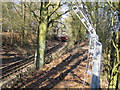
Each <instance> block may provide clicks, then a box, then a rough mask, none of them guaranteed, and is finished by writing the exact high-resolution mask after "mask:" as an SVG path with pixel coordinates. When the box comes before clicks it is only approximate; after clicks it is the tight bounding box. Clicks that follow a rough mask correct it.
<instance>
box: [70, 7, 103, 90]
mask: <svg viewBox="0 0 120 90" xmlns="http://www.w3.org/2000/svg"><path fill="white" fill-rule="evenodd" d="M80 6H82V5H80ZM72 10H73V11H74V13H75V14H76V15H77V17H78V18H79V20H80V21H81V22H82V23H83V25H84V26H85V28H86V29H87V30H88V32H89V34H90V41H89V46H90V48H89V50H88V52H89V54H90V57H92V59H93V61H92V62H93V63H92V78H91V85H90V86H91V89H92V88H99V85H100V66H101V57H102V44H101V43H100V42H99V41H98V35H97V34H96V31H95V29H94V27H93V25H92V24H91V23H90V22H89V19H88V18H87V17H86V16H85V15H84V13H83V12H84V11H83V7H79V6H78V5H76V6H73V7H72Z"/></svg>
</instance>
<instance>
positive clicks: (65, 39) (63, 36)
mask: <svg viewBox="0 0 120 90" xmlns="http://www.w3.org/2000/svg"><path fill="white" fill-rule="evenodd" d="M59 38H60V41H62V42H66V41H67V40H68V37H67V36H66V35H61V36H60V37H59Z"/></svg>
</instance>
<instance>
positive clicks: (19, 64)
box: [0, 42, 64, 79]
mask: <svg viewBox="0 0 120 90" xmlns="http://www.w3.org/2000/svg"><path fill="white" fill-rule="evenodd" d="M63 45H64V43H63V42H61V43H59V44H58V45H56V46H55V47H52V48H50V49H49V50H46V51H45V55H46V56H48V55H50V54H51V53H53V52H55V51H57V50H58V49H59V48H61V47H62V46H63ZM32 64H34V55H32V56H30V57H29V58H27V59H24V60H19V61H16V62H14V63H11V64H9V65H6V66H4V67H1V68H0V70H2V75H1V77H0V79H5V78H7V77H8V76H10V75H12V74H14V73H17V72H18V71H20V70H21V69H23V68H25V67H27V66H28V65H32Z"/></svg>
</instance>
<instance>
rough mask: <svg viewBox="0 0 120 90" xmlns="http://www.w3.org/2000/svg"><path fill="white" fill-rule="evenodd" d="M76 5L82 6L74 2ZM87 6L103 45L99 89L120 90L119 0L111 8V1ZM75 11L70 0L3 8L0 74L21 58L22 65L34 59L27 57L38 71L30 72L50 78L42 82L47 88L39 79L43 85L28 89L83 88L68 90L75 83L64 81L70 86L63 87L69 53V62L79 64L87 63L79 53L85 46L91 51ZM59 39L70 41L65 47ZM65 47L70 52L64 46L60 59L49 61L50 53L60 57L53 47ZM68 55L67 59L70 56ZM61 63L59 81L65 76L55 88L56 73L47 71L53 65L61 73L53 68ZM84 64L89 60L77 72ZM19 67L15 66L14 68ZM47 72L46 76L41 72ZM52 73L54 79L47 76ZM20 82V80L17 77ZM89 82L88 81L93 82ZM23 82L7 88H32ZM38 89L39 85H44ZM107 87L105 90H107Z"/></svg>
mask: <svg viewBox="0 0 120 90" xmlns="http://www.w3.org/2000/svg"><path fill="white" fill-rule="evenodd" d="M76 3H81V2H77V1H76ZM83 3H84V6H85V8H86V9H85V10H86V13H88V14H89V19H90V21H91V23H92V24H93V26H94V29H95V30H96V33H97V34H98V36H99V41H100V42H101V43H102V62H101V71H100V73H101V74H100V82H101V83H102V84H100V87H101V88H108V89H111V88H115V89H116V90H118V89H120V53H119V52H120V37H119V36H120V1H119V0H118V2H111V1H110V0H106V1H105V2H83ZM74 5H75V3H72V2H70V1H67V0H57V1H52V0H47V1H46V0H42V1H41V2H24V1H22V0H19V1H16V2H1V7H2V9H1V13H2V16H1V18H0V22H1V23H2V24H1V25H2V27H1V30H2V31H1V32H0V37H1V50H0V54H1V56H0V58H1V60H2V65H1V66H0V68H2V67H4V66H5V65H9V64H11V63H13V62H16V61H17V60H18V58H19V59H20V60H23V59H24V58H28V59H30V58H29V57H30V56H33V61H34V64H33V67H34V68H33V69H32V74H33V73H34V75H37V74H39V73H40V74H41V75H43V74H48V75H46V77H45V75H44V76H43V78H45V80H48V81H49V82H51V83H50V84H48V86H47V81H46V82H45V83H43V84H44V85H43V84H42V81H45V80H43V79H41V81H38V82H36V83H34V84H32V85H33V87H32V85H31V86H30V88H36V87H38V85H39V88H41V87H42V88H51V89H52V88H82V86H80V87H77V86H76V87H75V86H68V87H67V86H66V87H65V86H64V85H65V84H67V83H68V82H71V81H68V82H67V81H65V82H67V83H65V84H62V82H61V81H62V80H63V78H64V76H65V74H64V73H63V72H64V69H63V68H64V67H65V66H66V67H65V68H67V65H68V64H67V63H72V60H69V59H68V61H67V60H66V61H64V59H65V57H67V53H68V52H71V53H70V58H73V59H75V60H78V59H76V58H77V57H78V56H83V58H84V55H83V54H82V51H81V50H82V49H81V48H82V46H80V45H81V43H85V45H84V46H83V48H85V47H88V46H89V35H88V31H87V30H86V28H85V27H84V25H83V24H82V22H81V21H80V20H79V18H78V17H77V16H76V15H75V13H74V12H73V11H72V7H73V6H74ZM61 35H66V37H67V40H66V41H65V42H62V41H61V40H60V37H61ZM87 35H88V36H87ZM61 42H62V43H66V44H67V45H66V46H65V44H61V46H60V47H62V46H65V47H64V48H65V49H64V52H65V53H62V52H60V53H58V54H60V55H59V56H58V57H57V58H55V59H54V57H55V56H56V55H49V56H48V57H47V54H46V52H47V53H49V52H58V51H59V50H57V49H56V50H54V49H55V48H54V49H53V50H52V49H50V47H54V46H56V45H58V44H59V43H61ZM56 48H57V47H56ZM75 48H77V49H75ZM49 49H50V50H49ZM72 49H73V50H74V51H75V52H76V51H78V52H79V54H78V53H72ZM87 49H88V48H87ZM70 50H71V51H70ZM83 52H84V51H83ZM61 53H62V54H61ZM64 54H66V56H65V55H64ZM74 54H75V55H74ZM71 56H73V57H71ZM46 57H47V59H46ZM48 61H49V62H48ZM62 61H64V62H65V64H61V68H59V69H58V71H59V75H62V76H61V77H62V79H61V78H60V79H57V78H56V82H52V80H53V78H54V77H56V76H54V70H53V72H52V71H51V69H47V66H46V65H49V68H51V67H52V66H54V67H53V68H54V69H55V66H56V67H57V64H55V63H54V65H52V62H56V63H59V62H62ZM46 62H47V63H46ZM76 62H77V61H76ZM86 62H87V59H86V60H84V63H83V64H82V63H81V64H80V65H78V66H80V67H81V68H82V65H83V66H84V65H85V63H86ZM79 63H80V62H79ZM50 65H51V66H50ZM15 66H16V65H15ZM15 66H11V67H10V68H12V67H15ZM71 67H72V66H71ZM73 68H77V67H72V69H73ZM43 69H45V70H47V71H45V72H42V70H43ZM84 69H85V68H84ZM3 71H4V70H3V69H2V72H3ZM28 71H29V70H28ZM50 71H51V73H49V72H50ZM60 71H61V72H62V74H61V73H60ZM47 72H48V73H47ZM65 72H66V73H67V72H69V68H68V71H67V70H66V71H65ZM69 73H71V74H72V75H74V76H75V75H78V76H79V77H80V75H81V74H82V75H83V76H84V72H80V71H79V72H77V73H78V74H74V73H73V71H72V70H71V71H70V72H69ZM49 74H50V75H51V76H52V75H53V77H52V78H51V77H50V75H49ZM30 75H31V74H28V75H26V76H25V77H24V78H26V77H30ZM34 75H33V76H34ZM33 76H32V77H33ZM38 76H39V75H38ZM16 77H18V78H19V76H16ZM32 77H30V78H32ZM30 78H29V79H28V81H29V80H32V79H34V80H36V78H32V79H30ZM41 78H42V76H41ZM87 78H89V79H90V77H87ZM22 80H23V81H19V82H18V81H16V82H15V83H14V85H12V87H8V86H7V85H6V86H5V88H27V84H30V83H29V82H27V81H26V82H25V81H24V80H26V79H22ZM34 80H33V82H34ZM82 80H83V79H82ZM88 81H89V80H88ZM23 82H24V83H25V84H24V85H22V84H20V85H18V84H19V83H23ZM31 82H32V81H31ZM81 82H82V81H81ZM39 83H41V85H40V84H39ZM56 83H57V84H58V83H59V84H60V85H61V86H60V87H59V85H57V84H56ZM71 83H72V82H71ZM76 83H77V82H76ZM72 84H74V83H72ZM105 84H107V85H106V86H104V85H105ZM42 85H43V86H42ZM45 85H46V86H45ZM56 85H57V86H56ZM86 85H87V84H86ZM89 85H90V81H89V84H88V85H87V86H86V88H90V87H89ZM102 85H103V86H102ZM63 86H64V87H63ZM3 88H4V87H3ZM28 88H29V87H28Z"/></svg>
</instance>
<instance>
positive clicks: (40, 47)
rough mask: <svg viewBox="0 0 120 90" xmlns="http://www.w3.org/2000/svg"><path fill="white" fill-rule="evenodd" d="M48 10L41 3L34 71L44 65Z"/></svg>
mask: <svg viewBox="0 0 120 90" xmlns="http://www.w3.org/2000/svg"><path fill="white" fill-rule="evenodd" d="M47 13H48V9H47V8H46V7H45V4H44V3H43V2H41V9H40V15H41V19H40V20H41V21H40V22H39V26H38V32H37V55H36V62H35V63H36V69H39V68H40V67H41V66H42V65H43V64H44V52H45V41H46V31H47V25H48V17H47Z"/></svg>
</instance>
